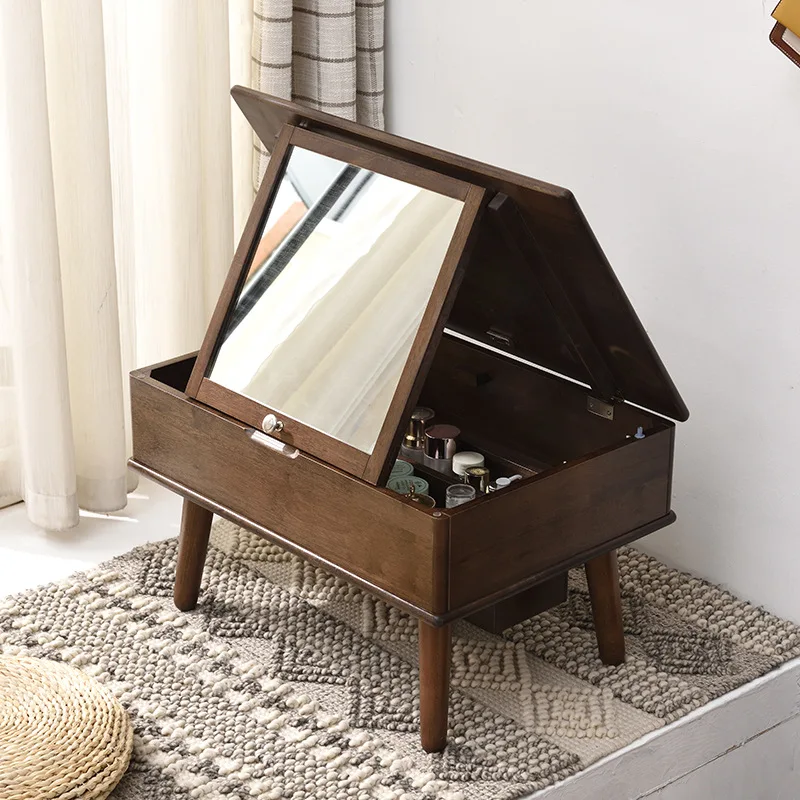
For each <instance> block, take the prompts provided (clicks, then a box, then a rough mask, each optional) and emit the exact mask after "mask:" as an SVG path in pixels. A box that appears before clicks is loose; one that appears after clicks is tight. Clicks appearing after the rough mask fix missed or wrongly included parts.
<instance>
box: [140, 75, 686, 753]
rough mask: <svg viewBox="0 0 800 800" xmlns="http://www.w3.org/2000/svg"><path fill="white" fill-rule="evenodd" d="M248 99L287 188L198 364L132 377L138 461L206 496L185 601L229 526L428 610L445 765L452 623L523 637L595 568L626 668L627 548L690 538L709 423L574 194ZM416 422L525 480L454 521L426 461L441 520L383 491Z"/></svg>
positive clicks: (263, 222) (614, 648)
mask: <svg viewBox="0 0 800 800" xmlns="http://www.w3.org/2000/svg"><path fill="white" fill-rule="evenodd" d="M233 96H234V98H235V99H236V101H237V103H238V104H239V106H240V107H241V109H242V110H243V112H244V113H245V115H246V116H247V118H248V119H249V120H250V122H251V124H252V125H253V127H254V128H255V130H256V132H257V133H258V135H259V136H260V138H261V139H262V141H263V142H264V144H265V146H266V147H267V148H268V149H269V150H270V151H271V153H272V157H271V160H270V163H269V167H268V170H267V173H266V175H265V177H264V180H263V183H262V185H261V189H260V190H259V193H258V196H257V199H256V202H255V205H254V208H253V211H252V213H251V216H250V219H249V221H248V223H247V226H246V228H245V231H244V234H243V237H242V240H241V243H240V244H239V247H238V249H237V252H236V255H235V258H234V261H233V264H232V266H231V270H230V273H229V276H228V279H227V282H226V284H225V287H224V289H223V291H222V294H221V296H220V300H219V303H218V305H217V308H216V311H215V313H214V316H213V319H212V321H211V324H210V326H209V329H208V333H207V335H206V338H205V340H204V342H203V346H202V348H201V350H200V351H199V353H197V354H191V355H188V356H183V357H180V358H177V359H175V360H173V361H170V362H167V363H164V364H159V365H155V366H152V367H148V368H145V369H142V370H138V371H136V372H134V373H133V374H132V376H131V402H132V406H133V436H134V455H133V459H132V460H131V464H132V466H134V467H136V468H137V469H139V470H140V471H142V472H143V473H145V474H147V475H148V476H150V477H152V478H154V479H155V480H157V481H159V482H160V483H162V484H164V485H165V486H167V487H169V488H170V489H172V490H173V491H175V492H177V493H178V494H180V495H182V496H183V497H184V506H183V518H182V521H181V538H180V546H179V554H178V567H177V575H176V581H175V603H176V605H177V606H178V608H180V609H184V610H187V609H191V608H193V607H194V606H195V604H196V603H197V598H198V593H199V588H200V580H201V576H202V571H203V564H204V560H205V555H206V548H207V545H208V539H209V532H210V527H211V520H212V514H213V513H216V514H219V515H220V516H223V517H226V518H228V519H230V520H232V521H234V522H236V523H238V524H240V525H242V526H243V527H246V528H248V529H249V530H251V531H254V532H255V533H257V534H259V535H261V536H263V537H265V538H267V539H270V540H272V541H274V542H277V543H278V544H280V545H282V546H283V547H285V548H286V549H288V550H291V551H293V552H295V553H298V554H299V555H301V556H302V557H304V558H306V559H308V560H309V561H312V562H314V563H316V564H319V565H321V566H323V567H324V568H325V569H327V570H329V571H330V572H332V573H334V574H336V575H339V576H341V577H344V578H346V579H348V580H350V581H352V582H354V583H356V584H358V585H360V586H362V587H364V588H365V589H367V590H368V591H370V592H373V593H374V594H376V595H378V596H380V597H381V598H383V599H384V600H386V601H387V602H389V603H391V604H393V605H395V606H397V607H399V608H401V609H404V610H405V611H407V612H409V613H410V614H413V615H414V616H415V617H417V618H418V619H419V655H420V658H419V661H420V717H421V719H420V729H421V738H422V746H423V747H424V748H425V749H426V750H429V751H436V750H441V749H442V748H443V747H444V746H445V744H446V739H447V706H448V690H449V671H450V627H451V623H452V622H453V621H454V620H457V619H460V618H465V617H466V618H468V619H470V621H472V622H474V623H475V624H477V625H481V626H482V627H485V628H487V629H488V630H492V631H499V630H503V629H504V628H506V627H509V626H510V625H513V624H515V623H516V622H519V621H521V620H523V619H526V618H528V617H530V616H532V615H533V614H535V613H538V612H540V611H542V610H544V609H546V608H549V607H551V606H552V605H555V604H557V603H559V602H561V601H562V600H563V599H564V598H565V596H566V573H567V571H568V570H569V569H570V568H571V567H574V566H577V565H581V564H585V565H586V574H587V579H588V583H589V589H590V595H591V601H592V608H593V612H594V620H595V625H596V629H597V639H598V645H599V652H600V657H601V658H602V660H603V661H604V662H605V663H609V664H616V663H620V662H621V661H623V660H624V657H625V644H624V638H623V632H622V618H621V608H620V595H619V582H618V575H617V564H616V555H615V549H616V548H617V547H619V546H620V545H622V544H626V543H628V542H631V541H633V540H634V539H637V538H639V537H641V536H644V535H646V534H648V533H651V532H652V531H655V530H657V529H659V528H662V527H664V526H666V525H669V524H670V523H671V522H673V521H674V519H675V515H674V513H673V512H672V511H671V508H670V497H671V490H670V489H671V479H672V457H673V445H674V435H675V424H674V422H673V420H684V419H686V418H687V417H688V412H687V410H686V407H685V405H684V404H683V401H682V400H681V398H680V396H679V394H678V393H677V391H676V389H675V387H674V385H673V384H672V381H671V380H670V378H669V376H668V374H667V372H666V370H665V369H664V366H663V365H662V363H661V361H660V359H659V357H658V355H657V354H656V352H655V350H654V348H653V346H652V344H651V342H650V340H649V338H648V336H647V334H646V333H645V331H644V329H643V328H642V326H641V323H640V322H639V320H638V318H637V316H636V314H635V312H634V311H633V309H632V307H631V305H630V303H629V302H628V300H627V298H626V296H625V294H624V292H623V291H622V289H621V287H620V285H619V283H618V282H617V280H616V278H615V276H614V273H613V272H612V270H611V268H610V266H609V264H608V262H607V261H606V259H605V257H604V256H603V253H602V251H601V249H600V247H599V246H598V244H597V242H596V240H595V238H594V236H593V234H592V232H591V229H590V228H589V226H588V224H587V222H586V220H585V219H584V217H583V215H582V213H581V211H580V209H579V207H578V205H577V203H576V202H575V200H574V198H573V197H572V195H571V194H570V192H568V191H567V190H565V189H561V188H558V187H556V186H551V185H549V184H545V183H541V182H538V181H535V180H532V179H529V178H526V177H523V176H521V175H515V174H513V173H510V172H507V171H505V170H501V169H497V168H495V167H491V166H488V165H485V164H481V163H478V162H475V161H470V160H469V159H465V158H462V157H460V156H456V155H453V154H451V153H446V152H443V151H440V150H436V149H434V148H431V147H427V146H425V145H422V144H419V143H416V142H411V141H408V140H405V139H401V138H399V137H395V136H391V135H389V134H387V133H383V132H381V131H376V130H372V129H369V128H365V127H362V126H360V125H357V124H355V123H351V122H348V121H345V120H341V119H339V118H336V117H332V116H329V115H327V114H324V113H321V112H317V111H313V110H309V109H306V108H303V107H300V106H297V105H294V104H292V103H289V102H286V101H283V100H279V99H276V98H272V97H268V96H266V95H263V94H260V93H257V92H254V91H251V90H248V89H243V88H241V87H236V88H235V89H234V90H233ZM298 209H300V212H299V213H298ZM287 215H288V216H287ZM287 219H291V223H290V224H287V223H286V220H287ZM298 220H299V221H298ZM276 231H277V232H279V233H278V234H276ZM265 243H268V244H265ZM633 404H635V405H633ZM417 406H427V407H430V408H433V409H434V410H435V413H436V421H437V422H440V423H445V422H446V423H449V424H452V425H455V426H457V427H458V428H459V429H460V431H461V435H460V437H459V449H462V450H477V451H479V452H480V453H482V454H483V455H484V457H485V460H486V465H487V466H488V467H489V468H490V470H491V472H492V474H493V475H512V474H519V475H521V476H522V478H521V479H519V480H516V481H514V482H513V483H512V484H511V485H509V486H508V487H506V488H503V489H500V490H498V491H496V492H493V493H490V494H484V495H481V496H479V497H478V498H477V499H475V500H473V501H471V502H468V503H466V504H464V505H461V506H458V507H456V508H445V507H444V494H445V490H446V487H447V486H448V485H450V484H452V483H455V482H457V481H458V478H456V477H455V476H454V475H453V474H452V473H449V472H447V471H442V470H440V469H433V468H432V467H431V466H430V465H428V464H426V463H418V464H415V465H414V466H415V469H416V472H417V475H419V476H420V477H423V478H424V479H425V480H426V481H427V482H428V484H429V487H430V494H431V496H432V497H434V499H435V500H436V507H434V508H427V507H424V506H422V505H420V504H418V503H416V502H414V501H413V500H412V499H409V498H407V497H405V496H402V495H400V494H398V493H396V492H393V491H391V490H389V489H387V488H385V484H386V482H387V478H388V477H389V474H390V471H391V469H392V466H393V465H394V463H395V459H396V458H397V455H398V451H399V447H400V444H401V441H402V439H403V436H404V434H405V433H406V431H407V429H408V424H409V419H410V416H411V413H412V411H413V410H414V408H415V407H417ZM646 409H649V410H646Z"/></svg>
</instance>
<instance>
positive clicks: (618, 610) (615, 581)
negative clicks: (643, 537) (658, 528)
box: [586, 550, 625, 666]
mask: <svg viewBox="0 0 800 800" xmlns="http://www.w3.org/2000/svg"><path fill="white" fill-rule="evenodd" d="M586 580H587V582H588V584H589V596H590V597H591V600H592V616H593V617H594V628H595V632H596V634H597V647H598V649H599V651H600V660H601V661H602V662H603V663H604V664H609V665H613V666H616V665H617V664H622V663H623V662H624V661H625V634H624V633H623V629H622V598H621V596H620V591H619V566H618V565H617V551H616V550H612V551H611V552H610V553H605V554H603V555H602V556H598V557H597V558H593V559H592V560H591V561H587V562H586Z"/></svg>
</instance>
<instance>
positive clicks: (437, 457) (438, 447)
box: [424, 425, 461, 474]
mask: <svg viewBox="0 0 800 800" xmlns="http://www.w3.org/2000/svg"><path fill="white" fill-rule="evenodd" d="M460 435H461V431H460V430H459V429H458V428H456V426H455V425H432V426H431V427H430V428H428V429H427V430H426V431H425V458H424V463H425V465H426V466H428V467H430V468H431V469H435V470H438V471H439V472H444V473H446V474H450V473H451V472H452V466H453V456H454V455H455V454H456V439H457V438H458V437H459V436H460Z"/></svg>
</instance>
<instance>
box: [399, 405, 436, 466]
mask: <svg viewBox="0 0 800 800" xmlns="http://www.w3.org/2000/svg"><path fill="white" fill-rule="evenodd" d="M434 416H435V415H434V412H433V409H432V408H425V407H424V406H419V407H418V408H415V409H414V411H413V413H412V414H411V419H410V420H409V422H408V430H407V431H406V435H405V436H404V437H403V441H402V442H401V444H400V455H401V456H402V457H403V458H404V459H406V460H407V461H413V462H416V463H420V462H421V461H422V460H423V456H424V454H425V430H426V428H428V427H430V426H431V425H432V424H433V418H434Z"/></svg>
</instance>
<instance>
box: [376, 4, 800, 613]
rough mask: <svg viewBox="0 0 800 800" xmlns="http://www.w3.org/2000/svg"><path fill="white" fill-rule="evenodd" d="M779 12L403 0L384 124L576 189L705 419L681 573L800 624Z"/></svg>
mask: <svg viewBox="0 0 800 800" xmlns="http://www.w3.org/2000/svg"><path fill="white" fill-rule="evenodd" d="M773 5H774V2H773V0H769V2H768V1H767V0H763V2H759V0H673V2H671V3H654V2H650V3H631V2H629V1H628V0H605V2H597V0H572V2H569V3H564V2H558V0H547V1H545V0H495V1H494V2H489V1H488V0H435V1H434V0H392V1H391V2H389V3H388V20H387V50H388V52H387V58H388V62H387V77H388V87H387V112H388V116H387V122H388V128H389V130H391V131H393V132H395V133H399V134H401V135H403V136H409V137H412V138H415V139H419V140H421V141H424V142H428V143H430V144H434V145H437V146H439V147H444V148H446V149H449V150H455V151H457V152H461V153H463V154H465V155H468V156H471V157H474V158H478V159H480V160H483V161H488V162H490V163H494V164H497V165H499V166H503V167H507V168H510V169H513V170H516V171H518V172H522V173H525V174H527V175H531V176H534V177H537V178H541V179H544V180H548V181H551V182H553V183H557V184H560V185H562V186H566V187H569V188H570V189H572V190H573V191H574V192H575V194H576V196H577V198H578V201H579V202H580V204H581V206H582V207H583V210H584V212H585V214H586V215H587V217H588V219H589V221H590V223H591V224H592V226H593V228H594V230H595V232H596V234H597V236H598V238H599V240H600V242H601V244H602V245H603V247H604V249H605V251H606V254H607V255H608V257H609V259H610V261H611V263H612V264H613V265H614V268H615V270H616V272H617V274H618V276H619V278H620V280H621V281H622V284H623V285H624V287H625V289H626V291H627V292H628V295H629V296H630V298H631V300H632V302H633V304H634V306H635V307H636V308H637V310H638V312H639V314H640V316H641V318H642V321H643V322H644V324H645V325H646V327H647V328H648V331H649V333H650V336H651V337H652V339H653V341H654V343H655V345H656V347H657V348H658V350H659V352H660V353H661V356H662V358H663V359H664V362H665V363H666V365H667V368H668V369H669V370H670V372H671V374H672V376H673V379H674V380H675V382H676V384H677V385H678V387H679V389H680V390H681V392H682V393H683V396H684V399H685V400H686V402H687V404H688V406H689V408H690V410H691V412H692V417H691V419H690V420H689V422H687V423H685V424H683V425H681V426H680V428H679V430H678V449H677V454H676V464H675V484H674V500H673V507H674V509H675V510H676V512H677V513H678V516H679V521H678V523H677V524H676V525H674V526H672V527H671V528H668V529H666V530H665V531H662V532H660V533H658V534H655V535H653V536H651V537H649V538H648V539H647V540H645V544H644V547H645V549H647V550H649V551H650V552H652V553H654V554H656V555H658V556H660V557H662V558H663V559H664V560H666V561H668V562H670V563H672V564H674V565H676V566H679V567H681V568H684V569H689V570H691V571H692V572H694V573H696V574H699V575H702V576H705V577H708V578H710V579H712V580H714V581H717V582H720V583H722V584H724V585H726V586H728V587H729V588H731V589H732V590H733V591H735V592H737V593H738V594H740V595H741V596H744V597H746V598H748V599H750V600H754V601H756V602H759V603H762V604H764V605H766V606H767V607H768V608H770V609H771V610H773V611H775V612H777V613H780V614H783V615H785V616H789V617H791V618H793V619H795V620H797V621H800V571H799V570H798V567H800V524H798V521H799V520H800V492H799V491H798V485H799V484H800V321H798V320H800V69H798V68H797V67H795V66H793V65H792V64H791V62H790V61H789V60H788V59H787V58H786V57H785V56H783V55H782V54H781V53H780V52H779V51H778V50H777V49H775V48H774V47H773V46H772V45H771V44H770V43H769V41H768V39H767V36H768V33H769V30H770V28H771V25H772V23H771V22H770V19H769V13H770V11H771V10H772V6H773Z"/></svg>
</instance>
